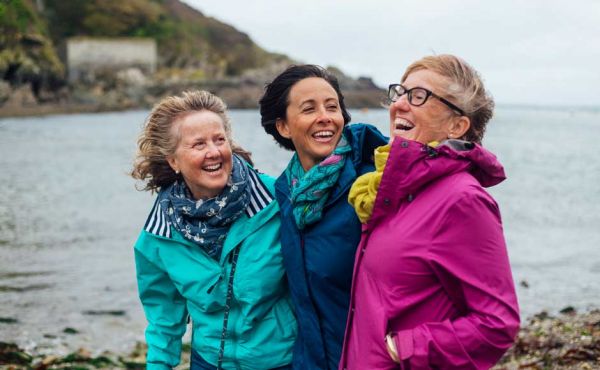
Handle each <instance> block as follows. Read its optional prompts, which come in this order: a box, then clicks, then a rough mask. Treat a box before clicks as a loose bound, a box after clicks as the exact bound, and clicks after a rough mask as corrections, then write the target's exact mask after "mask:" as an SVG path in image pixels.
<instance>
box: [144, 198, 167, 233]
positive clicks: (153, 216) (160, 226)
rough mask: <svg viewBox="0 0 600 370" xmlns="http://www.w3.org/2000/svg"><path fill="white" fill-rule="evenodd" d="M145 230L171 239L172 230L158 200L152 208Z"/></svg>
mask: <svg viewBox="0 0 600 370" xmlns="http://www.w3.org/2000/svg"><path fill="white" fill-rule="evenodd" d="M144 230H146V231H147V232H149V233H151V234H154V235H158V236H164V237H166V238H170V237H171V228H170V226H169V222H168V221H167V219H166V218H165V215H164V214H163V212H162V208H161V207H160V204H159V203H158V199H157V200H156V202H154V206H153V207H152V211H150V215H149V216H148V220H147V221H146V225H144Z"/></svg>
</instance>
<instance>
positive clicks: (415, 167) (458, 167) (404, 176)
mask: <svg viewBox="0 0 600 370" xmlns="http://www.w3.org/2000/svg"><path fill="white" fill-rule="evenodd" d="M464 171H468V172H469V173H471V175H473V177H475V179H477V181H479V183H480V184H481V186H483V187H490V186H493V185H496V184H498V183H500V182H502V181H503V180H504V179H505V178H506V176H505V174H504V168H503V167H502V165H501V164H500V162H499V161H498V160H497V159H496V156H494V154H492V153H491V152H489V151H488V150H486V149H485V148H483V147H482V146H480V145H478V144H473V143H470V142H464V141H460V140H447V141H445V142H443V143H441V144H440V145H439V146H438V147H436V148H432V147H429V146H427V145H423V144H421V143H418V142H416V141H410V140H404V139H396V140H394V142H393V143H392V147H391V150H390V155H389V158H388V161H387V163H386V166H385V170H384V172H383V176H382V178H381V183H380V185H379V189H378V192H377V198H376V199H375V205H374V211H373V215H372V217H371V221H370V222H369V223H370V224H372V223H374V222H375V221H376V220H377V219H378V218H380V217H381V216H383V215H385V214H386V213H387V210H388V209H398V208H397V206H398V204H399V203H400V202H401V201H403V200H405V199H406V200H409V201H410V200H412V197H413V196H414V195H415V194H416V193H418V192H419V191H420V190H421V189H422V188H424V187H425V186H426V185H427V184H429V183H431V182H432V181H435V180H437V179H440V178H442V177H446V176H449V175H452V174H454V173H458V172H464Z"/></svg>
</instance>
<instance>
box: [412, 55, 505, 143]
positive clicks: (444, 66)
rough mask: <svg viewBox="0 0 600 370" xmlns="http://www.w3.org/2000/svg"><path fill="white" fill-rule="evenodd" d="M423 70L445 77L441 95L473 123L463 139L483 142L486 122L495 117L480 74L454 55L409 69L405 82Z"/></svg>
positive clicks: (430, 58)
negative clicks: (413, 74) (410, 76)
mask: <svg viewBox="0 0 600 370" xmlns="http://www.w3.org/2000/svg"><path fill="white" fill-rule="evenodd" d="M423 69H425V70H429V71H432V72H436V73H437V74H439V75H441V76H443V77H445V78H446V81H440V82H441V85H442V86H443V88H444V90H445V91H444V93H443V94H441V95H443V96H444V98H446V99H448V100H450V101H451V102H452V103H454V104H456V105H457V106H458V107H460V108H461V109H462V110H463V111H464V112H465V115H466V116H467V117H468V118H469V120H470V121H471V127H469V130H468V131H467V132H466V133H465V135H464V137H462V139H464V140H468V141H472V142H475V143H481V141H482V140H483V135H484V133H485V129H486V126H487V123H488V122H489V120H490V119H491V118H492V116H493V114H494V99H493V98H492V96H491V95H490V94H489V92H488V91H487V90H486V89H485V87H484V86H483V81H482V79H481V76H480V75H479V73H478V72H477V71H476V70H475V69H474V68H473V67H471V66H470V65H469V64H468V63H467V62H465V61H464V60H462V59H461V58H458V57H456V56H454V55H450V54H442V55H431V56H426V57H424V58H422V59H420V60H417V61H416V62H414V63H412V64H411V65H410V66H408V68H406V71H405V72H404V75H403V76H402V82H404V81H405V80H406V78H407V77H408V75H410V74H411V73H413V72H416V71H419V70H423Z"/></svg>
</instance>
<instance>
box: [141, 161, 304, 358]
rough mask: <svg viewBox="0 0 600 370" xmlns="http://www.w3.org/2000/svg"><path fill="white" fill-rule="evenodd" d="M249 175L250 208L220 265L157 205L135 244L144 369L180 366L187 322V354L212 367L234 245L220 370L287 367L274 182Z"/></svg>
mask: <svg viewBox="0 0 600 370" xmlns="http://www.w3.org/2000/svg"><path fill="white" fill-rule="evenodd" d="M250 172H251V176H250V180H251V181H250V183H251V186H252V197H251V202H250V205H249V206H248V208H247V209H246V212H245V213H244V214H243V215H242V216H240V218H238V219H237V220H236V221H235V222H234V223H233V224H232V225H231V228H230V229H229V233H228V234H227V239H226V240H225V244H224V246H223V253H222V255H221V259H220V261H218V262H217V261H216V260H214V259H212V258H211V257H209V256H208V255H207V254H206V253H205V252H204V251H203V250H202V249H201V248H200V247H198V246H197V245H195V244H193V243H191V242H189V241H187V240H186V239H184V238H183V236H181V235H180V234H179V233H178V232H177V231H176V230H175V229H173V228H171V227H170V226H169V225H168V224H167V222H166V220H165V219H164V218H163V216H162V213H161V210H160V205H159V204H158V203H155V205H154V208H153V209H152V212H151V213H150V216H149V217H148V220H147V222H146V225H145V226H144V229H143V230H142V232H141V234H140V236H139V238H138V240H137V242H136V244H135V262H136V268H137V281H138V289H139V296H140V299H141V301H142V305H143V307H144V312H145V314H146V318H147V320H148V327H147V329H146V342H147V344H148V354H147V368H148V369H170V368H172V367H174V366H176V365H177V364H178V363H179V360H180V355H181V337H182V336H183V334H184V333H185V330H186V326H187V325H186V324H187V321H188V315H189V317H190V319H191V322H192V327H193V332H192V348H193V349H194V350H196V351H197V352H198V353H199V354H200V355H201V356H202V357H203V358H204V359H205V360H206V361H207V362H209V363H211V364H214V365H216V363H217V358H218V351H219V346H220V342H221V332H222V329H223V314H224V312H225V299H226V296H227V284H228V281H229V276H230V272H231V256H232V254H233V250H234V249H235V247H236V246H238V245H241V247H240V252H239V257H238V260H237V267H236V270H235V275H234V281H233V300H232V305H231V309H230V313H229V319H228V331H227V339H226V341H225V351H224V359H223V367H224V368H236V369H270V368H275V367H279V366H283V365H287V364H289V363H290V362H291V360H292V348H293V345H294V341H295V339H296V330H297V326H296V320H295V317H294V314H293V312H292V309H291V304H290V299H289V292H288V288H287V281H286V278H285V271H284V269H283V260H282V256H281V245H280V243H279V236H280V221H279V214H278V213H279V207H278V205H277V202H276V201H274V197H273V195H272V194H273V193H274V191H273V186H274V184H273V179H271V178H270V177H267V176H265V175H257V174H256V173H255V172H254V171H253V170H251V171H250Z"/></svg>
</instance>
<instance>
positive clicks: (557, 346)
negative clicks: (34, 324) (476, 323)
mask: <svg viewBox="0 0 600 370" xmlns="http://www.w3.org/2000/svg"><path fill="white" fill-rule="evenodd" d="M145 352H146V346H145V344H143V343H139V342H138V343H136V345H135V347H134V349H133V350H132V351H131V352H130V353H127V354H118V353H111V352H103V353H101V354H99V355H97V356H93V355H92V354H91V352H90V350H88V349H85V348H81V349H79V350H78V351H76V352H73V353H70V354H68V355H66V356H57V355H52V354H46V355H36V354H34V353H29V352H26V351H25V350H23V349H21V348H19V347H18V346H17V345H16V344H13V343H6V342H2V341H0V369H11V370H21V369H23V370H24V369H34V370H42V369H82V370H83V369H144V368H145V366H146V363H145ZM189 357H190V345H189V343H188V344H184V345H183V353H182V363H181V364H180V365H179V366H177V369H186V368H189ZM493 369H495V370H513V369H557V370H558V369H561V370H562V369H600V309H593V310H591V311H588V312H585V313H577V312H576V311H575V310H574V309H573V308H572V307H566V308H564V309H563V310H561V313H559V314H558V315H556V316H551V315H549V314H548V313H547V312H544V311H543V312H540V313H538V314H536V315H534V316H532V317H531V318H529V319H527V320H526V321H524V323H523V326H522V328H521V330H520V331H519V334H518V335H517V339H516V341H515V344H514V345H513V346H512V348H511V349H509V350H508V352H507V353H506V354H505V355H504V356H503V358H502V359H501V360H500V362H499V363H498V364H497V365H496V366H494V367H493Z"/></svg>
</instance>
